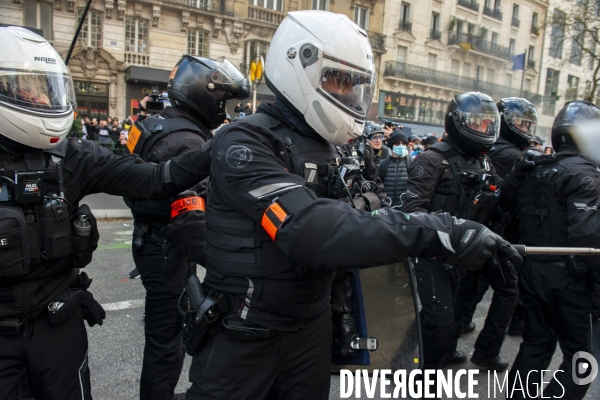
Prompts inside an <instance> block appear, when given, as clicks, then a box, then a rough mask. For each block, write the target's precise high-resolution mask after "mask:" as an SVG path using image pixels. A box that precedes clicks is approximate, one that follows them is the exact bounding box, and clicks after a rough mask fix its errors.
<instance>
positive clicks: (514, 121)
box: [507, 115, 537, 136]
mask: <svg viewBox="0 0 600 400" xmlns="http://www.w3.org/2000/svg"><path fill="white" fill-rule="evenodd" d="M507 122H508V123H509V124H510V126H512V127H513V128H514V129H516V130H517V131H519V132H522V133H524V134H526V135H531V136H533V135H535V129H536V126H537V120H534V119H531V118H527V117H523V116H519V115H513V116H512V117H511V118H510V120H509V121H507Z"/></svg>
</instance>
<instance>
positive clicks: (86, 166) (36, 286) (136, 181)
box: [0, 138, 210, 317]
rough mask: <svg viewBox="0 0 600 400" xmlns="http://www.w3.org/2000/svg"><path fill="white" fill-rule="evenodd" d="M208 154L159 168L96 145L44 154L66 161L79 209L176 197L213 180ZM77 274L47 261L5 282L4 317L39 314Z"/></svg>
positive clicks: (67, 265)
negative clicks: (99, 202) (93, 201)
mask: <svg viewBox="0 0 600 400" xmlns="http://www.w3.org/2000/svg"><path fill="white" fill-rule="evenodd" d="M209 150H210V143H207V144H205V145H204V146H203V147H202V148H198V149H195V150H193V151H190V152H188V153H186V154H184V155H182V156H180V157H177V158H174V159H172V160H171V161H170V162H168V163H162V164H158V165H157V164H151V163H143V162H141V160H140V159H139V158H138V157H135V156H123V157H118V156H116V155H115V154H113V153H112V152H111V151H109V150H107V149H105V148H103V147H100V146H98V145H97V144H95V143H93V142H92V141H89V140H80V139H77V138H70V139H64V141H63V142H62V143H61V144H60V145H59V146H58V147H57V148H54V149H52V150H49V151H46V152H44V154H45V157H49V156H50V154H55V155H59V156H60V157H62V164H63V169H62V170H63V181H64V192H65V198H66V199H67V200H68V201H69V202H70V203H71V204H73V205H76V204H77V203H78V202H79V201H80V200H81V199H82V198H83V197H85V196H87V195H89V194H93V193H102V192H104V193H109V194H113V195H121V196H131V197H141V198H162V197H164V196H173V195H176V194H177V193H179V192H181V191H182V190H185V189H186V188H188V187H190V186H192V185H193V184H195V183H197V182H198V181H200V180H201V179H203V178H204V177H206V176H207V175H208V168H209V160H210V158H209V157H210V155H209ZM10 161H11V157H10V156H8V155H7V154H5V153H0V164H3V165H4V166H5V167H6V166H7V165H8V164H9V163H10ZM7 169H8V168H7ZM0 207H2V203H0ZM78 274H79V270H78V269H77V268H75V266H74V265H73V264H72V261H71V257H70V256H69V257H63V258H58V259H52V260H43V261H41V262H40V264H37V265H32V266H30V268H29V271H28V272H27V273H25V274H24V275H19V276H16V277H14V278H3V279H1V280H0V317H8V316H22V315H24V314H30V315H36V314H38V313H39V312H41V311H42V310H43V309H44V308H46V307H47V305H48V303H49V302H50V301H52V300H53V298H54V297H55V296H56V295H57V294H59V293H61V292H63V291H64V290H65V289H67V288H68V287H70V286H71V285H72V284H73V283H74V282H75V280H76V278H77V275H78Z"/></svg>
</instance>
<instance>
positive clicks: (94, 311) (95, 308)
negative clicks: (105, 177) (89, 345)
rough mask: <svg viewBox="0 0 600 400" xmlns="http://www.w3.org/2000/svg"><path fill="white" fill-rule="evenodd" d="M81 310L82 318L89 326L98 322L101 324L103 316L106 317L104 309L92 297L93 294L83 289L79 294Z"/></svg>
mask: <svg viewBox="0 0 600 400" xmlns="http://www.w3.org/2000/svg"><path fill="white" fill-rule="evenodd" d="M81 310H82V312H83V318H84V319H85V320H86V321H87V323H88V325H89V326H90V327H92V326H94V325H96V324H98V325H102V322H103V320H104V318H106V311H104V308H102V306H101V305H100V303H98V302H97V301H96V299H94V296H93V295H92V294H91V293H90V292H88V291H87V290H86V291H84V292H83V293H82V295H81Z"/></svg>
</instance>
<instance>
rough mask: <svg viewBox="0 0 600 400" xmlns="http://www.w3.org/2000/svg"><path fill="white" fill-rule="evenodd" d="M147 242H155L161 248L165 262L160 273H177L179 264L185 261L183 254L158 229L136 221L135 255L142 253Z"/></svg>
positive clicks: (133, 242) (134, 227)
mask: <svg viewBox="0 0 600 400" xmlns="http://www.w3.org/2000/svg"><path fill="white" fill-rule="evenodd" d="M148 240H151V241H153V242H156V243H157V244H158V245H159V246H161V248H162V257H163V259H164V260H165V261H164V264H163V266H162V267H161V271H162V272H163V273H164V274H166V275H169V276H170V275H173V274H174V273H175V272H177V269H178V268H179V266H180V265H181V263H183V262H184V261H185V256H184V255H183V253H182V252H181V251H179V250H178V249H177V248H176V247H175V245H174V244H173V243H171V242H170V241H169V239H167V237H166V236H165V235H164V234H163V233H162V232H161V231H160V230H159V229H157V228H154V227H150V226H149V225H148V224H146V223H140V222H138V221H136V222H135V224H134V226H133V241H132V246H133V250H134V251H135V252H136V253H137V252H140V251H142V248H143V247H144V245H145V244H146V242H147V241H148Z"/></svg>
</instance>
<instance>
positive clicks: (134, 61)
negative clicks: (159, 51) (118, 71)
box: [124, 52, 150, 67]
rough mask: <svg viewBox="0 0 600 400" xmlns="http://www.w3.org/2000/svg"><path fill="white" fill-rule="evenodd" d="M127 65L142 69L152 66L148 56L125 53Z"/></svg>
mask: <svg viewBox="0 0 600 400" xmlns="http://www.w3.org/2000/svg"><path fill="white" fill-rule="evenodd" d="M124 55H125V57H124V58H125V60H124V62H125V64H129V65H139V66H142V67H147V66H149V65H150V56H149V55H148V54H140V53H130V52H125V54H124Z"/></svg>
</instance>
